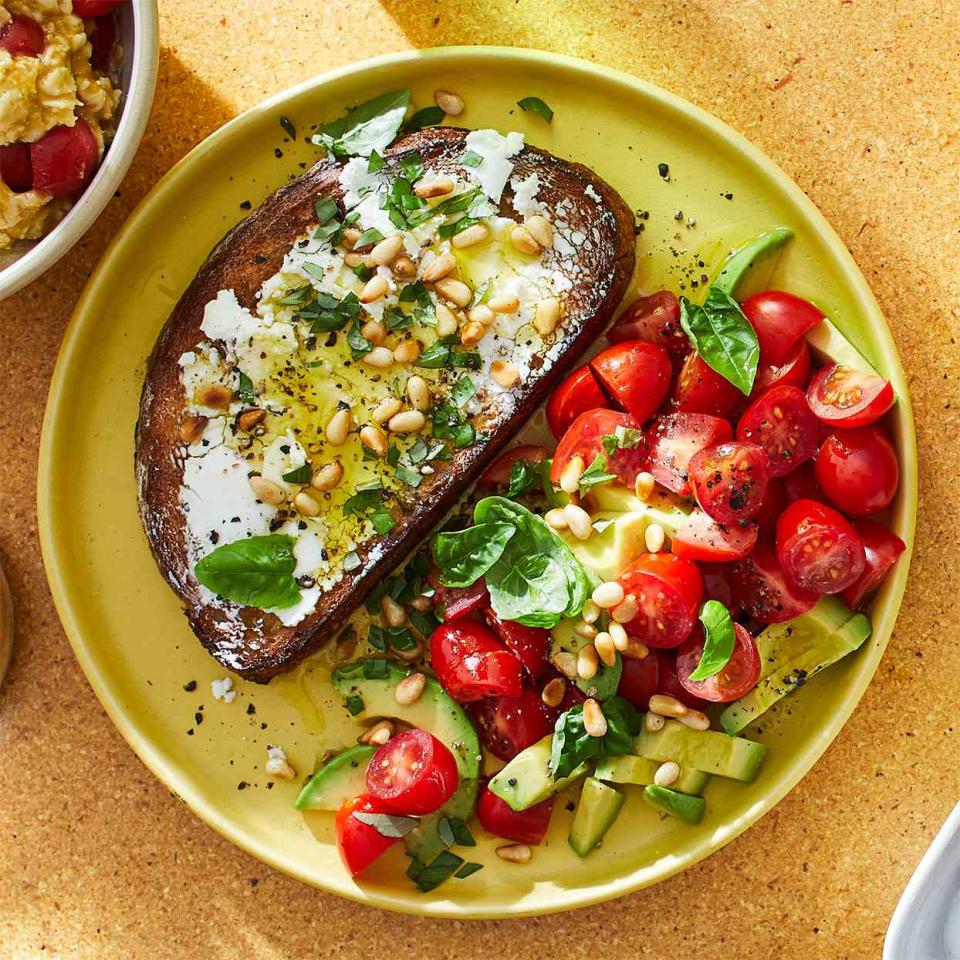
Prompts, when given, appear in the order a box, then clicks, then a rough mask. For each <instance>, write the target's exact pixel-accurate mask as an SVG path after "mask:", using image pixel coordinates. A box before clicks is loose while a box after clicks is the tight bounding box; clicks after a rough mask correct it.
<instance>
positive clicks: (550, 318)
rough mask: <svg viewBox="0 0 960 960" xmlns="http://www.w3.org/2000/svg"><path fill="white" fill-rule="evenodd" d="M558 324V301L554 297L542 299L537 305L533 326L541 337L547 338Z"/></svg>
mask: <svg viewBox="0 0 960 960" xmlns="http://www.w3.org/2000/svg"><path fill="white" fill-rule="evenodd" d="M559 322H560V301H559V300H558V299H557V298H556V297H544V299H543V300H541V301H540V302H539V303H538V304H537V313H536V316H535V317H534V318H533V326H534V329H535V330H536V331H537V333H539V334H540V336H541V337H546V336H549V335H550V334H551V333H553V331H554V330H556V329H557V324H558V323H559Z"/></svg>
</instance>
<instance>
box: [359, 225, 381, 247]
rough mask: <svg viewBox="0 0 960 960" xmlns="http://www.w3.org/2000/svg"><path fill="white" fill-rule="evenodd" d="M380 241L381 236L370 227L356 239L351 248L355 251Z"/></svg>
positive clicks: (375, 229) (376, 230) (374, 228)
mask: <svg viewBox="0 0 960 960" xmlns="http://www.w3.org/2000/svg"><path fill="white" fill-rule="evenodd" d="M382 239H383V234H382V233H381V232H380V231H379V230H378V229H377V228H376V227H370V228H369V229H367V230H364V231H363V233H361V234H360V236H359V237H357V242H356V243H355V244H354V245H353V247H354V249H355V250H360V249H362V248H363V247H368V246H370V244H371V243H379V242H380V241H381V240H382Z"/></svg>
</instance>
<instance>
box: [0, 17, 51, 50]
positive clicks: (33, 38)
mask: <svg viewBox="0 0 960 960" xmlns="http://www.w3.org/2000/svg"><path fill="white" fill-rule="evenodd" d="M46 45H47V41H46V37H45V36H44V34H43V25H42V24H40V23H37V21H36V20H34V19H32V18H31V17H25V16H23V15H21V14H19V13H14V14H12V15H11V17H10V19H9V20H8V21H7V22H6V23H5V24H4V25H3V26H2V27H0V50H6V51H7V53H9V54H10V56H11V57H21V56H22V57H39V56H40V54H41V53H43V48H44V47H45V46H46Z"/></svg>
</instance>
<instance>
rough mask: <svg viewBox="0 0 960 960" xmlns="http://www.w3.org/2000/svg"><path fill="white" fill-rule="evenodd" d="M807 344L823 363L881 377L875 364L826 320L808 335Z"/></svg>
mask: <svg viewBox="0 0 960 960" xmlns="http://www.w3.org/2000/svg"><path fill="white" fill-rule="evenodd" d="M807 343H808V344H809V345H810V349H811V350H812V351H813V353H814V356H815V357H816V358H817V360H819V361H820V362H821V363H830V362H833V363H840V364H842V365H843V366H845V367H850V368H851V369H852V370H859V371H861V372H862V373H872V374H873V375H874V376H877V377H879V376H880V374H879V373H877V371H876V370H875V369H874V366H873V364H872V363H871V362H870V361H869V360H868V359H867V358H866V357H865V356H864V355H863V354H862V353H861V352H860V350H859V349H857V347H855V346H854V345H853V344H852V343H851V342H850V341H849V340H848V339H847V338H846V337H845V336H844V335H843V334H842V333H841V332H840V331H839V329H837V327H836V325H835V324H834V323H833V322H832V321H831V320H827V319H826V318H824V319H823V320H821V321H820V322H819V323H818V324H817V325H816V326H815V327H814V328H813V329H812V330H810V331H808V333H807Z"/></svg>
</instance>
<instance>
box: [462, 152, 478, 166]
mask: <svg viewBox="0 0 960 960" xmlns="http://www.w3.org/2000/svg"><path fill="white" fill-rule="evenodd" d="M460 162H461V163H462V164H463V165H464V166H465V167H479V166H480V164H481V163H483V157H481V156H480V154H479V153H476V152H475V151H473V150H467V151H465V152H464V153H462V154H461V155H460Z"/></svg>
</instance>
